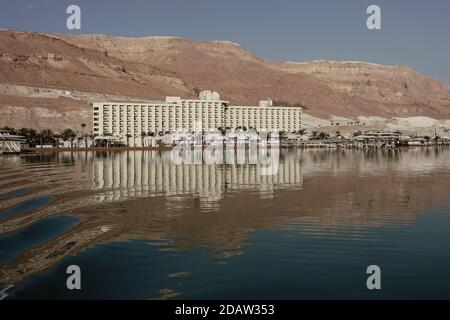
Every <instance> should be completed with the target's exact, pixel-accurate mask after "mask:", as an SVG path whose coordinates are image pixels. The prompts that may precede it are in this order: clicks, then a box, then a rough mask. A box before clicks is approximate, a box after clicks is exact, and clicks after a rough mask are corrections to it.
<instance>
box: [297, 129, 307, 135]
mask: <svg viewBox="0 0 450 320" xmlns="http://www.w3.org/2000/svg"><path fill="white" fill-rule="evenodd" d="M297 133H298V134H299V135H301V136H303V135H304V134H305V133H306V129H300V130H298V131H297Z"/></svg>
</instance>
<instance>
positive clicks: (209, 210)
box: [0, 149, 450, 298]
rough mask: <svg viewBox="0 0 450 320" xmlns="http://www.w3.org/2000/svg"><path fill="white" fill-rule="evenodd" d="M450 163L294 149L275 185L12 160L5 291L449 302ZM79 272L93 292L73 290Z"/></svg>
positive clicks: (224, 169) (102, 158) (86, 159)
mask: <svg viewBox="0 0 450 320" xmlns="http://www.w3.org/2000/svg"><path fill="white" fill-rule="evenodd" d="M449 155H450V154H449V151H448V150H445V151H442V150H441V151H439V152H435V151H433V150H428V151H426V150H422V149H417V150H406V149H405V150H401V151H399V152H384V151H380V152H364V151H360V150H355V151H350V150H347V151H345V150H304V151H300V150H299V151H297V150H291V151H286V150H283V151H282V152H281V158H280V170H279V171H278V173H277V175H275V176H269V177H264V176H261V175H259V174H258V173H259V171H258V170H259V167H258V165H254V164H248V163H247V164H226V165H218V164H217V165H175V164H174V163H173V162H172V161H171V155H170V153H167V152H163V153H159V152H153V151H139V152H123V153H107V154H106V153H105V154H101V153H94V154H93V153H88V154H86V153H73V154H71V153H60V154H58V155H57V156H55V155H51V154H50V155H43V156H37V157H2V158H0V165H2V169H3V170H2V171H1V172H0V200H1V201H0V248H2V250H3V251H2V252H1V253H0V282H1V283H3V284H4V286H6V285H8V284H14V285H15V287H14V288H13V289H10V290H8V292H7V293H8V294H9V295H10V297H13V298H14V297H15V298H25V297H42V298H45V297H48V298H50V297H67V298H77V297H78V298H305V297H317V298H323V297H332V298H341V297H382V298H390V297H447V298H448V297H449V295H450V294H449V291H450V290H449V289H448V288H449V283H448V281H447V280H443V281H441V280H439V279H443V278H444V276H445V275H444V274H443V271H442V270H448V269H449V268H448V267H449V266H450V262H449V257H448V254H447V252H450V250H448V249H449V248H448V246H449V241H448V240H449V239H448V237H449V235H448V232H447V230H448V227H449V209H448V207H447V205H448V201H449V196H448V194H449V192H448V190H449V189H450V179H449V178H450V156H449ZM75 222H77V223H75ZM69 263H76V264H80V266H82V269H83V281H86V282H85V290H83V292H82V293H73V292H72V293H69V292H67V290H65V289H64V286H63V285H61V283H65V277H66V274H65V269H64V268H65V266H66V265H67V264H69ZM369 264H380V265H381V266H382V268H383V270H386V271H383V272H385V273H384V274H385V278H383V279H384V280H383V281H384V282H383V285H384V289H386V290H383V293H382V294H381V295H380V296H377V295H376V294H375V295H371V294H370V293H369V292H366V291H365V287H364V285H365V280H364V279H365V276H366V275H365V269H364V268H363V266H365V267H367V265H369ZM112 279H114V280H112ZM61 281H63V282H61ZM361 285H363V287H362V288H361ZM44 288H46V289H45V293H44V294H42V292H41V291H43V290H44ZM342 288H345V289H346V290H345V291H342V290H343V289H342ZM2 294H3V292H0V296H1V295H2Z"/></svg>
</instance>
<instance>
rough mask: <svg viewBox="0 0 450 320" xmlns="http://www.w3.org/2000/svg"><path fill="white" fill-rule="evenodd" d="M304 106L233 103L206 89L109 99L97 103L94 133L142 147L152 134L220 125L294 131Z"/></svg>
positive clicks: (300, 122) (212, 127)
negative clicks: (193, 94)
mask: <svg viewBox="0 0 450 320" xmlns="http://www.w3.org/2000/svg"><path fill="white" fill-rule="evenodd" d="M301 125H302V109H301V108H298V107H283V106H273V105H272V101H271V100H270V99H269V100H263V101H260V103H259V106H230V105H229V103H228V101H224V100H221V99H220V96H219V94H218V93H217V92H213V91H209V90H206V91H202V92H201V93H200V95H199V99H181V98H180V97H166V99H165V101H152V102H146V103H128V102H127V103H119V102H105V103H94V104H93V132H94V135H96V136H105V135H110V136H113V137H116V138H118V139H120V140H121V141H122V142H125V141H127V140H128V138H129V137H133V138H134V139H130V141H129V142H130V143H129V144H130V146H141V145H142V136H144V135H145V134H148V133H154V134H155V135H156V134H159V133H167V132H170V133H174V132H194V131H198V130H203V131H212V130H217V129H218V128H223V129H226V128H230V129H236V128H238V127H241V128H244V127H245V128H247V129H250V128H253V129H255V130H257V131H262V130H266V131H272V130H279V131H285V132H294V131H298V130H300V129H301Z"/></svg>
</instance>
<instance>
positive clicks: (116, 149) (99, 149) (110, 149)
mask: <svg viewBox="0 0 450 320" xmlns="http://www.w3.org/2000/svg"><path fill="white" fill-rule="evenodd" d="M439 147H449V144H429V145H410V146H408V145H400V146H395V147H394V148H385V147H377V146H372V145H366V146H354V145H353V146H342V145H330V144H320V145H315V144H310V145H308V144H304V145H300V146H280V147H279V148H280V149H384V150H385V149H389V150H396V149H416V148H439ZM173 148H174V147H167V146H165V147H91V148H78V147H77V148H27V149H22V150H21V151H20V152H4V153H0V156H1V155H27V154H43V153H55V152H121V151H170V150H173ZM202 149H204V147H203V148H202ZM246 149H248V146H246Z"/></svg>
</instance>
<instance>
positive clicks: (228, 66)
mask: <svg viewBox="0 0 450 320" xmlns="http://www.w3.org/2000/svg"><path fill="white" fill-rule="evenodd" d="M201 89H213V90H216V91H218V92H220V93H221V97H222V98H223V99H226V100H229V101H230V102H231V103H233V104H250V105H254V104H256V103H258V101H259V100H261V99H263V98H267V97H270V98H272V99H273V100H275V101H279V102H283V103H289V104H292V105H295V104H301V105H304V106H305V112H306V113H308V114H311V115H314V116H318V117H322V118H327V117H329V116H330V115H337V116H345V117H353V118H354V117H357V116H362V115H365V116H381V117H387V118H389V117H406V116H429V117H433V118H438V119H443V118H448V119H450V87H449V86H448V85H445V84H444V83H442V82H440V81H437V80H433V79H430V78H427V77H425V76H423V75H420V74H418V73H416V72H415V71H414V70H412V69H411V68H409V67H404V66H382V65H376V64H372V63H364V62H334V61H313V62H275V61H269V60H264V59H261V58H258V57H256V56H254V55H252V54H251V53H249V52H247V51H246V50H245V49H244V48H243V47H241V46H240V45H239V44H236V43H232V42H227V41H190V40H185V39H180V38H175V37H143V38H123V37H111V36H105V35H81V36H74V35H65V34H39V33H31V32H15V31H8V30H0V126H5V125H7V126H14V127H21V126H28V127H35V128H47V127H48V128H52V129H56V130H60V129H63V128H65V127H72V128H75V129H78V128H79V126H80V124H81V123H83V122H84V123H86V124H88V125H90V124H91V123H90V122H91V121H90V119H91V117H90V108H89V103H91V102H93V101H100V100H162V99H164V97H165V96H166V95H179V96H182V97H195V96H196V94H197V92H198V90H201Z"/></svg>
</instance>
